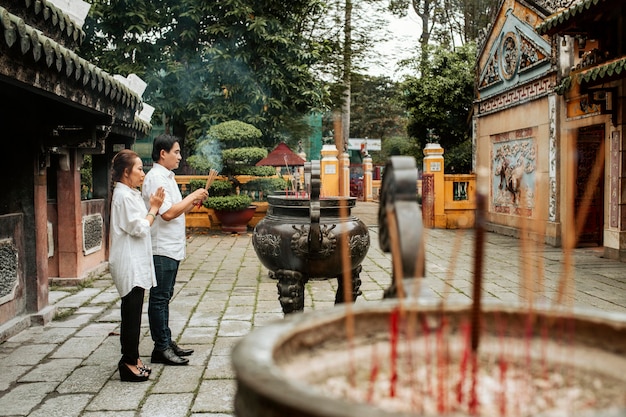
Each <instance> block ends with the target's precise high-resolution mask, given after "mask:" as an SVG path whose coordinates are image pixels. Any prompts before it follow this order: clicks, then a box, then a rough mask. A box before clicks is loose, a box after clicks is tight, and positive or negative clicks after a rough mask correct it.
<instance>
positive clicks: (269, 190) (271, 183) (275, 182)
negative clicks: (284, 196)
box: [240, 168, 289, 201]
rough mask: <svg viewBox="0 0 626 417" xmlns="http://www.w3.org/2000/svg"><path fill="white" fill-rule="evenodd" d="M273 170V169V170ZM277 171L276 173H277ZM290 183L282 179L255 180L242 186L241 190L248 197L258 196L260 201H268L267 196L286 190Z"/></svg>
mask: <svg viewBox="0 0 626 417" xmlns="http://www.w3.org/2000/svg"><path fill="white" fill-rule="evenodd" d="M272 169H273V168H272ZM275 172H276V171H274V173H275ZM288 187H289V182H288V181H287V180H286V179H284V178H281V177H272V178H255V179H253V180H250V181H248V182H247V183H245V184H242V185H241V187H240V188H241V190H242V191H243V192H245V193H247V194H248V195H250V194H254V195H258V196H259V197H260V198H259V199H260V200H262V201H267V196H268V195H270V194H273V193H274V192H275V191H282V190H286V189H287V188H288Z"/></svg>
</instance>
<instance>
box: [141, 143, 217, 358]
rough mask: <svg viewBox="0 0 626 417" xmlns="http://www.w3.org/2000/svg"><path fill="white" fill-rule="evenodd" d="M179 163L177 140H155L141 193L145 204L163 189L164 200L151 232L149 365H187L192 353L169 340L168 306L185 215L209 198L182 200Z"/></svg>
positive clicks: (196, 195)
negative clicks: (151, 344) (152, 274)
mask: <svg viewBox="0 0 626 417" xmlns="http://www.w3.org/2000/svg"><path fill="white" fill-rule="evenodd" d="M181 159H182V156H181V153H180V144H179V142H178V138H177V137H175V136H172V135H168V134H163V135H159V136H157V137H156V138H155V139H154V144H153V147H152V160H153V161H154V165H153V166H152V169H150V171H148V173H147V174H146V178H145V179H144V182H143V186H142V189H141V193H142V195H143V198H144V200H145V201H146V202H147V201H149V198H150V195H151V194H153V193H154V192H155V191H156V190H157V189H158V188H159V187H163V188H164V189H165V199H164V200H163V204H162V205H161V207H160V208H159V212H158V213H157V217H156V222H155V223H154V225H153V227H152V228H151V234H152V254H153V257H154V269H155V272H156V280H157V286H156V287H152V288H151V289H150V297H149V301H148V320H149V322H150V333H151V334H152V340H153V341H154V350H153V351H152V362H153V363H163V364H166V365H187V364H188V363H189V359H188V358H186V357H185V356H189V355H191V354H192V353H193V349H184V348H182V347H180V346H178V345H177V344H176V342H175V341H174V340H172V332H171V330H170V327H169V315H170V313H169V303H170V300H171V299H172V296H173V295H174V284H176V274H177V273H178V266H179V264H180V261H181V260H183V259H184V258H185V246H186V232H185V213H187V212H189V211H190V210H191V209H192V208H193V206H194V205H195V204H199V203H201V202H202V201H203V200H204V199H205V198H206V197H207V196H208V192H207V190H206V189H204V188H200V189H198V190H195V191H194V192H192V193H190V194H189V195H188V196H187V197H185V198H182V195H181V193H180V190H179V188H178V185H177V184H176V180H175V179H174V172H173V171H172V170H174V169H176V168H178V165H179V164H180V160H181Z"/></svg>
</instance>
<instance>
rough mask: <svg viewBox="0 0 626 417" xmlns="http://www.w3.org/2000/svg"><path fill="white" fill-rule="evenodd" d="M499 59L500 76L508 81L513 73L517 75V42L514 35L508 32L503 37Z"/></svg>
mask: <svg viewBox="0 0 626 417" xmlns="http://www.w3.org/2000/svg"><path fill="white" fill-rule="evenodd" d="M500 57H501V58H500V65H501V67H502V76H503V77H504V78H505V79H507V80H510V79H511V78H512V77H513V76H514V75H515V73H517V67H518V64H519V57H520V52H519V42H518V40H517V36H516V35H515V33H513V32H509V33H507V34H506V35H504V38H503V39H502V46H501V49H500Z"/></svg>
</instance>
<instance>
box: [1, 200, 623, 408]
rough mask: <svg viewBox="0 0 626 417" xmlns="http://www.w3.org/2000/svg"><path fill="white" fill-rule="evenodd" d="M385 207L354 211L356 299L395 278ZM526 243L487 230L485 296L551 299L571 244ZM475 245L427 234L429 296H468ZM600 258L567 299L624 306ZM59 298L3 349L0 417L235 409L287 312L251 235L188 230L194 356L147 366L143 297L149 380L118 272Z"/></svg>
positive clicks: (185, 304)
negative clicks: (242, 360)
mask: <svg viewBox="0 0 626 417" xmlns="http://www.w3.org/2000/svg"><path fill="white" fill-rule="evenodd" d="M377 210H378V206H377V204H376V203H363V202H358V203H357V207H356V208H355V209H354V210H353V214H355V215H356V216H358V217H360V218H361V219H362V220H363V221H364V222H365V224H367V225H368V226H369V227H370V238H371V246H370V250H369V253H368V255H367V257H366V259H365V260H364V261H363V263H362V266H363V271H362V273H361V279H362V281H363V283H362V286H361V290H362V291H363V295H362V296H361V297H359V299H358V300H357V303H370V302H377V301H378V300H380V299H381V297H382V294H383V290H384V289H385V288H387V286H388V285H389V283H390V281H391V277H390V270H391V267H390V265H391V262H390V255H389V254H387V253H382V252H381V251H380V249H379V247H378V228H377V219H376V214H377ZM522 243H523V242H521V241H520V240H518V239H515V238H511V237H507V236H502V235H496V234H492V233H488V234H487V235H486V245H485V258H484V298H485V300H495V301H501V302H505V303H510V302H517V301H520V300H523V299H527V298H528V297H530V296H531V295H532V297H534V299H536V300H540V301H542V302H551V300H554V297H555V295H556V293H557V287H558V283H559V280H560V279H561V272H562V271H563V268H564V262H563V253H562V251H561V250H560V249H558V248H550V247H545V248H544V247H541V246H540V245H537V244H533V245H530V246H531V249H529V250H525V251H523V252H524V253H530V254H531V256H529V257H527V258H525V259H527V260H525V261H523V262H522V261H520V252H522V249H521V245H522ZM473 251H474V246H473V232H472V231H471V230H466V231H455V230H441V229H435V230H428V231H427V236H426V252H427V253H426V278H425V279H424V281H423V285H422V291H423V293H422V296H423V297H435V298H439V297H444V296H445V297H446V300H448V301H449V302H454V301H465V302H468V301H469V300H470V299H471V292H472V280H471V277H472V271H473V256H472V254H473ZM601 254H602V252H601V250H599V249H594V248H589V249H577V250H575V251H573V253H572V257H573V260H574V266H575V269H574V270H575V272H574V275H575V291H574V293H573V296H572V297H569V298H567V302H571V303H573V305H574V306H576V307H580V308H597V309H602V310H607V311H619V312H622V313H626V264H624V263H620V262H617V261H613V260H607V259H603V258H601V257H600V256H601ZM523 266H526V269H524V268H523ZM523 270H526V271H529V272H523ZM520 276H527V277H532V279H528V280H527V281H531V282H532V283H531V284H527V283H526V284H525V283H524V282H522V280H520ZM446 280H447V283H446ZM335 289H336V281H335V280H322V281H312V282H310V283H308V284H307V286H306V290H307V294H306V300H305V311H306V310H322V309H331V308H334V306H333V301H334V297H335V296H334V292H335ZM50 302H51V304H53V305H54V307H55V308H56V318H55V319H54V320H53V321H52V322H50V323H48V324H47V325H45V326H34V327H30V328H28V329H26V330H23V331H22V332H20V333H18V334H17V335H15V336H13V337H11V338H10V339H8V340H7V341H6V342H4V343H2V344H0V361H1V363H2V367H1V368H0V369H1V370H2V371H1V372H0V416H27V415H28V416H42V417H54V416H63V417H70V416H90V417H105V416H122V417H124V416H129V417H130V416H151V417H155V416H167V417H178V416H205V417H206V416H216V417H217V416H232V415H233V398H234V394H235V380H234V374H233V372H232V370H231V364H230V352H231V349H232V347H233V346H234V345H235V344H236V343H237V341H238V340H240V338H241V337H243V336H245V335H246V334H248V332H250V331H251V330H252V329H253V328H254V327H258V326H263V325H264V324H266V323H268V322H271V321H274V320H282V319H283V314H282V310H281V308H280V305H279V302H278V299H277V290H276V282H275V281H273V280H271V279H269V278H268V276H267V270H266V269H265V268H264V267H263V266H262V265H261V264H260V263H259V261H258V259H257V257H256V254H255V252H254V249H253V247H252V243H251V239H250V234H247V235H225V234H219V233H215V234H197V235H192V236H190V237H189V240H188V258H187V259H186V260H185V261H184V262H183V263H182V264H181V267H180V272H179V275H178V282H177V286H176V294H175V298H174V300H173V302H172V304H171V323H170V324H171V328H172V331H173V334H174V335H175V337H176V338H177V340H178V342H179V343H180V344H181V345H184V346H186V347H193V348H194V349H195V350H196V352H195V353H194V354H193V355H192V356H191V357H190V364H189V365H188V366H183V367H171V366H164V365H159V364H151V365H150V363H149V359H150V353H151V351H152V341H151V339H150V332H149V329H148V327H147V324H148V321H147V316H146V315H145V311H146V309H147V303H145V304H144V319H143V325H144V336H143V338H142V341H141V345H140V352H141V353H142V355H143V358H144V361H145V362H146V363H147V364H148V365H150V366H151V367H152V368H153V372H152V375H151V377H150V381H149V382H144V383H134V384H133V383H123V382H121V381H120V380H119V375H118V373H117V362H118V360H119V358H120V352H119V350H120V349H119V338H118V336H117V331H118V330H119V329H118V325H119V306H120V303H119V297H118V295H117V292H116V290H115V287H114V286H113V284H112V281H111V279H110V275H108V274H106V273H105V274H103V275H101V276H99V277H97V278H95V279H93V280H92V281H90V282H89V283H87V284H86V285H82V286H80V287H72V288H67V287H64V288H53V289H52V290H51V292H50Z"/></svg>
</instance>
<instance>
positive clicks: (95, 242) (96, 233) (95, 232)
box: [83, 213, 104, 255]
mask: <svg viewBox="0 0 626 417" xmlns="http://www.w3.org/2000/svg"><path fill="white" fill-rule="evenodd" d="M103 226H104V222H103V220H102V215H101V214H100V213H96V214H90V215H89V216H84V217H83V252H84V254H85V255H89V254H90V253H94V252H97V251H99V250H100V249H102V239H103V236H104V227H103Z"/></svg>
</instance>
